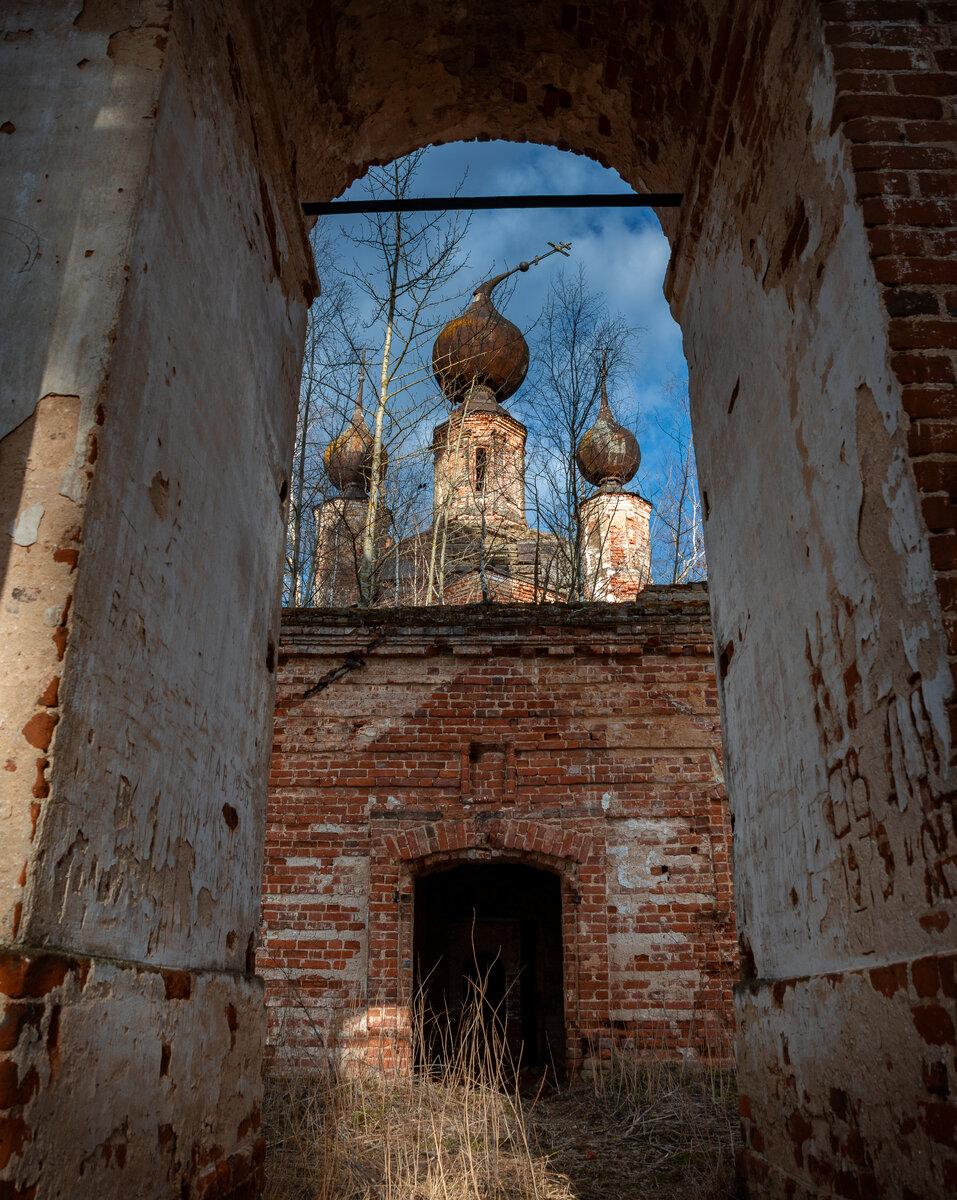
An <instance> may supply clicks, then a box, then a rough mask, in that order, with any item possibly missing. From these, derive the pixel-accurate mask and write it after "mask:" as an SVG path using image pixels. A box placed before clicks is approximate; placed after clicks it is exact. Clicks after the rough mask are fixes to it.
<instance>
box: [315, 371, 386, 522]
mask: <svg viewBox="0 0 957 1200" xmlns="http://www.w3.org/2000/svg"><path fill="white" fill-rule="evenodd" d="M372 442H373V438H372V434H371V433H370V432H369V426H368V425H367V424H366V420H365V416H364V414H363V411H362V388H361V385H360V389H359V398H358V400H356V406H355V410H354V411H353V413H352V416H351V418H350V419H349V424H348V425H347V426H346V427H345V429H344V430H343V431H342V433H340V434H339V436H338V437H337V438H334V439H333V440H332V441H331V442H330V443H329V445H328V446H327V447H326V452H325V454H324V455H323V456H322V461H323V465H324V466H325V468H326V474H327V475H328V476H329V478H330V479H331V480H332V483H333V484H334V486H335V487H336V488H338V490H339V494H340V495H341V496H342V498H343V499H344V500H365V499H366V498H367V497H368V495H369V482H370V480H371V478H372ZM387 462H388V456H387V454H386V451H385V446H383V447H382V457H381V462H380V465H379V473H380V475H382V474H385V468H386V463H387Z"/></svg>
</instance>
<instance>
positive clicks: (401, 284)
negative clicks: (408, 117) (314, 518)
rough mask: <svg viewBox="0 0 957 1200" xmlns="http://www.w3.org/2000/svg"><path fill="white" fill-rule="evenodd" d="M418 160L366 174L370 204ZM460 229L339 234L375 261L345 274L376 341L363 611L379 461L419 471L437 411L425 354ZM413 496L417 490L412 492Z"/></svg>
mask: <svg viewBox="0 0 957 1200" xmlns="http://www.w3.org/2000/svg"><path fill="white" fill-rule="evenodd" d="M424 153H425V151H418V152H416V153H414V154H410V155H408V156H407V157H406V158H402V159H397V160H396V161H395V162H393V163H391V164H390V165H389V166H387V167H374V168H372V169H371V170H370V172H369V175H368V177H367V186H368V192H369V196H370V199H373V200H381V199H396V200H398V199H404V198H406V197H408V196H409V195H410V194H411V192H412V191H413V189H414V184H415V177H416V174H417V171H418V169H419V167H420V166H421V162H422V157H423V155H424ZM467 229H468V218H467V217H462V215H461V214H458V213H456V214H448V213H436V214H434V215H426V214H413V215H406V214H402V213H388V214H385V213H373V214H369V215H368V216H366V217H365V218H364V221H363V228H362V229H361V231H360V232H358V233H349V232H346V237H347V238H348V240H349V241H351V242H352V244H353V245H354V246H355V247H356V248H360V247H361V248H364V249H365V250H366V251H370V250H371V251H372V252H373V255H374V259H375V267H374V269H372V270H366V269H362V270H355V269H353V270H351V271H348V272H347V274H348V276H349V278H350V279H351V280H352V283H353V285H354V286H355V287H356V289H357V290H358V291H359V292H361V293H364V295H365V297H366V300H367V302H368V303H369V305H370V312H371V315H370V317H369V318H368V320H367V321H366V329H365V330H364V331H363V334H362V336H363V337H364V338H365V340H366V341H371V340H372V339H371V337H370V334H371V333H372V332H376V333H378V334H379V335H380V337H381V347H382V350H381V356H380V359H379V371H378V379H377V380H375V395H376V402H375V406H374V410H373V420H372V467H371V478H370V484H369V505H368V511H367V515H366V522H365V530H364V534H363V540H362V549H361V555H360V561H359V571H358V580H359V594H360V603H362V604H365V605H368V604H371V603H372V602H373V600H374V598H375V592H376V583H377V576H378V573H379V570H380V567H381V565H382V555H381V551H380V541H381V539H380V537H379V530H380V528H381V524H382V522H381V518H380V508H381V507H382V506H383V478H384V475H385V461H386V458H387V456H393V469H395V461H394V458H395V456H397V455H398V454H401V453H402V451H403V450H406V451H408V450H409V449H411V453H410V454H407V455H406V467H407V473H408V468H409V467H411V466H412V462H413V461H414V460H416V459H417V460H418V461H419V463H420V464H421V463H423V462H424V459H425V453H424V447H423V446H421V445H418V446H415V445H414V443H415V441H416V438H417V437H420V431H421V427H422V424H423V418H424V417H425V416H426V414H427V413H428V412H429V411H434V410H435V409H436V408H437V407H438V405H439V404H440V403H441V396H440V395H439V394H438V393H437V392H436V390H435V388H434V385H432V383H431V364H430V361H429V358H428V353H427V351H428V350H429V349H430V348H431V336H432V334H433V332H434V330H433V325H434V320H433V313H434V310H435V308H436V306H437V305H440V304H443V303H445V302H447V300H448V298H449V292H450V289H451V284H452V281H453V280H454V279H455V277H456V275H457V274H458V272H459V271H461V270H462V269H463V268H464V267H465V266H467V260H466V259H465V258H464V256H463V255H462V254H461V251H460V244H461V241H462V239H463V237H464V236H465V233H466V232H467ZM410 442H412V443H413V445H412V446H411V447H410V446H409V443H410ZM420 473H421V472H420ZM418 490H420V489H419V488H418V486H417V484H416V485H415V486H414V491H418ZM406 494H407V496H408V492H407V490H406ZM413 494H414V492H413ZM391 540H392V541H394V540H395V538H393V539H391Z"/></svg>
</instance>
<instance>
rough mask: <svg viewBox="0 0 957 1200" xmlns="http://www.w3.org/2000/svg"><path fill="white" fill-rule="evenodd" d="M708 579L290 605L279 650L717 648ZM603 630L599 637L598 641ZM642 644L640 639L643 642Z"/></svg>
mask: <svg viewBox="0 0 957 1200" xmlns="http://www.w3.org/2000/svg"><path fill="white" fill-rule="evenodd" d="M710 621H711V617H710V611H709V608H708V585H707V584H706V583H686V584H677V585H672V584H651V585H649V586H648V587H646V588H644V590H643V591H642V592H641V594H640V596H639V598H638V599H637V600H635V601H632V602H631V603H627V604H607V603H581V604H462V605H430V606H428V607H416V608H373V609H359V608H284V609H283V612H282V634H281V643H280V654H281V656H283V657H288V656H290V655H295V654H308V653H309V652H310V650H313V651H318V650H319V649H320V648H321V650H322V652H324V653H327V652H328V651H329V650H330V648H331V647H332V646H336V647H337V648H340V649H341V650H342V651H343V652H349V651H350V650H354V649H368V648H369V644H370V643H377V645H376V646H375V651H374V652H375V653H376V654H388V653H389V652H390V650H391V651H392V652H407V651H408V650H409V649H411V647H413V646H415V645H419V644H421V645H429V646H434V645H435V643H436V642H447V643H448V644H449V646H450V647H451V648H452V649H453V651H454V652H457V653H476V654H481V653H484V652H485V648H490V647H491V646H493V645H496V644H501V643H512V644H514V643H515V642H516V641H520V642H521V644H522V647H523V649H524V650H525V651H526V652H531V651H534V650H535V649H539V650H540V651H542V652H547V650H548V649H549V648H558V644H559V643H561V644H562V649H564V650H566V652H567V651H569V650H580V651H591V652H592V653H607V652H608V651H609V650H610V649H611V648H612V646H611V645H608V646H607V647H606V646H605V645H603V643H606V642H607V643H616V644H617V646H618V647H620V645H621V643H622V642H629V643H632V653H646V654H655V653H658V654H672V655H673V654H695V655H701V654H711V653H713V650H712V646H711V641H710V639H711V629H710ZM596 635H598V638H599V639H600V640H599V641H596V640H595V639H596ZM638 643H640V644H638Z"/></svg>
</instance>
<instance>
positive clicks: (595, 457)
mask: <svg viewBox="0 0 957 1200" xmlns="http://www.w3.org/2000/svg"><path fill="white" fill-rule="evenodd" d="M575 462H576V463H577V464H578V469H579V471H581V473H582V475H583V476H584V477H585V478H586V479H587V480H588V482H589V483H593V484H595V485H596V487H598V486H600V487H603V488H605V489H607V490H609V491H619V490H620V489H621V487H622V485H623V484H625V483H627V482H628V480H629V479H631V477H632V476H633V475H634V473H635V472H636V471H637V470H638V465H639V463H640V462H641V450H640V448H639V446H638V439H637V438H636V437H635V435H634V434H633V433H632V432H631V431H630V430H628V429H625V428H623V427H622V426H621V425H619V424H618V422H617V421H616V420H615V418H614V417H613V416H612V415H611V408H610V407H609V405H608V393H607V391H606V390H605V377H604V373H603V374H602V380H601V408H600V409H599V410H598V418H597V420H596V421H595V424H594V425H592V427H591V429H589V430H586V432H585V433H583V434H582V436H581V440H580V441H579V443H578V449H577V451H576V454H575Z"/></svg>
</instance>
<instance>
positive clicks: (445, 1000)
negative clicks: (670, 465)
mask: <svg viewBox="0 0 957 1200" xmlns="http://www.w3.org/2000/svg"><path fill="white" fill-rule="evenodd" d="M523 265H524V266H525V267H526V268H527V264H523ZM504 277H505V276H504V275H500V276H497V277H496V278H494V279H492V280H489V281H488V282H486V283H484V284H482V285H481V286H480V287H479V288H478V289H477V290H476V292H475V296H474V299H473V303H472V305H471V306H470V307H469V309H468V310H467V311H466V312H465V313H464V314H463V315H462V316H460V317H457V318H456V319H455V320H453V321H451V322H450V323H449V324H448V325H447V326H446V327H445V328H444V329H443V330H442V331H441V332H440V333H439V335H438V337H437V339H436V341H435V347H434V352H433V366H434V370H435V375H436V378H437V379H438V381H439V383H440V384H441V386H442V387H443V390H444V391H445V393H446V396H447V398H448V401H449V403H450V405H451V412H450V415H449V417H448V419H447V420H446V421H444V422H442V423H441V424H440V425H439V426H438V427H437V428H436V430H435V432H434V435H433V441H432V448H433V456H434V472H435V493H434V498H433V500H434V503H433V511H434V518H433V520H434V525H433V529H435V528H436V527H438V528H440V529H441V531H442V533H443V535H444V536H445V538H446V540H447V541H448V543H449V544H450V545H451V546H453V547H455V549H456V553H455V555H454V556H453V555H451V554H450V555H449V558H448V561H449V562H450V563H454V566H452V567H451V568H450V569H449V570H447V571H443V575H442V577H441V578H440V580H439V586H438V588H437V591H438V593H439V595H440V596H443V597H444V600H445V603H444V604H443V605H435V604H434V605H432V606H429V607H408V606H404V607H388V608H381V607H380V608H376V607H373V606H372V605H371V603H370V604H367V605H366V606H365V607H362V608H358V607H355V606H354V605H353V606H352V607H346V606H342V607H338V608H325V609H320V608H314V609H289V610H286V611H285V612H284V616H283V626H282V632H281V637H280V644H279V663H278V674H277V687H278V698H277V707H276V731H275V744H274V750H273V760H272V771H271V775H270V793H269V807H268V813H267V825H266V862H265V872H264V877H263V926H262V939H261V946H260V950H259V953H258V957H257V965H258V967H259V970H260V972H261V973H262V975H263V976H264V978H265V979H266V987H267V1006H268V1010H269V1017H270V1021H269V1035H268V1037H269V1047H270V1054H271V1055H272V1056H273V1058H274V1059H278V1060H279V1061H281V1062H282V1063H283V1065H285V1066H293V1067H295V1068H296V1069H301V1070H307V1071H308V1070H310V1069H312V1070H321V1069H322V1068H323V1066H324V1060H325V1056H326V1054H327V1053H328V1052H329V1051H330V1050H333V1051H334V1052H336V1053H339V1054H347V1055H352V1056H355V1055H361V1056H363V1057H364V1058H365V1059H366V1060H367V1061H369V1062H370V1063H372V1064H373V1065H374V1064H382V1063H387V1064H389V1065H391V1064H393V1063H394V1062H396V1061H398V1062H400V1063H402V1062H404V1061H407V1057H408V1054H409V1051H410V1049H411V1024H412V1018H411V1017H410V1010H415V1009H416V1007H417V1006H418V1005H420V1004H421V1006H422V1009H423V1014H424V1017H425V1019H426V1021H427V1024H433V1023H437V1022H444V1023H446V1024H450V1025H454V1023H455V1021H456V1019H457V1015H458V1014H460V1013H461V1011H462V1009H463V1007H464V1006H465V1005H466V1003H467V1002H468V999H469V996H470V981H475V980H476V979H481V980H482V984H483V987H484V989H485V992H486V1002H487V1003H488V1004H489V1005H490V1006H491V1007H492V1008H494V1009H495V1010H496V1011H497V1012H498V1014H499V1018H500V1020H501V1022H502V1028H503V1032H504V1036H505V1039H506V1044H507V1046H508V1051H509V1054H510V1057H511V1059H512V1061H513V1062H515V1063H519V1062H521V1064H522V1065H524V1066H529V1067H538V1068H551V1069H552V1070H553V1071H554V1072H556V1073H558V1074H559V1075H561V1076H564V1075H565V1074H566V1072H567V1071H568V1070H572V1071H575V1070H578V1069H580V1068H583V1067H584V1068H587V1069H594V1068H595V1067H598V1066H600V1065H601V1063H602V1060H603V1058H607V1056H608V1055H609V1054H610V1053H611V1051H612V1047H613V1043H614V1042H616V1041H617V1042H619V1043H622V1042H624V1043H626V1044H627V1045H628V1046H630V1047H631V1048H632V1049H634V1050H637V1052H638V1053H639V1054H646V1055H657V1056H665V1057H673V1056H676V1055H680V1054H688V1053H690V1054H693V1055H696V1056H700V1057H702V1058H705V1059H707V1060H709V1061H719V1062H722V1063H725V1062H728V1061H729V1060H730V1058H731V1044H732V1035H733V1010H732V1003H731V987H732V984H733V982H734V978H735V973H736V964H737V953H736V941H735V934H734V917H733V896H732V887H731V865H730V841H731V830H730V820H729V814H728V810H727V802H726V796H725V791H724V781H723V776H722V772H721V736H720V722H719V715H718V693H717V685H716V682H715V674H714V671H715V668H714V653H713V647H712V640H711V628H710V619H709V614H708V600H707V592H706V588H705V585H703V584H697V585H688V586H684V587H656V586H653V585H652V586H649V584H650V572H649V556H650V546H649V536H648V514H649V512H650V505H649V503H648V501H646V500H644V499H643V498H642V497H641V496H639V495H637V494H633V493H629V492H627V491H625V490H624V485H625V484H627V483H628V481H629V480H630V479H631V478H632V476H633V475H634V474H635V472H636V470H637V468H638V464H639V460H640V451H639V447H638V443H637V440H636V439H635V437H634V435H633V434H632V433H630V432H629V431H628V430H626V429H624V428H622V427H621V426H620V425H619V424H618V423H617V422H616V421H615V419H614V417H613V416H612V412H611V408H610V406H609V401H608V396H607V391H606V383H605V372H604V368H603V370H602V378H601V404H600V408H599V412H598V416H597V419H596V421H595V422H594V424H593V425H592V427H591V428H590V429H588V430H587V431H586V433H585V434H584V435H583V436H582V438H581V440H580V443H579V445H578V448H577V454H576V462H577V467H578V470H579V471H580V472H581V473H582V475H583V476H584V478H585V479H586V480H588V482H590V483H592V484H594V485H595V491H594V493H593V494H592V495H591V496H590V497H589V498H588V499H586V500H585V501H584V503H583V505H582V513H581V525H582V527H583V529H584V530H585V537H584V544H583V546H582V547H581V551H582V556H583V558H584V560H585V562H584V568H585V569H584V570H583V571H582V582H583V584H584V585H585V587H584V590H587V601H586V602H583V603H579V604H575V605H567V604H555V603H542V601H549V600H554V599H555V593H556V591H557V585H558V584H559V583H560V582H561V579H560V575H561V574H562V573H563V572H568V571H569V570H570V569H571V568H573V566H574V564H570V561H569V556H568V553H567V547H561V546H558V547H556V546H555V545H554V540H553V544H551V545H549V546H547V548H546V549H545V550H544V551H543V548H542V539H541V537H539V536H536V531H534V530H529V529H528V526H527V524H526V521H525V496H524V483H523V481H524V452H525V434H526V431H525V428H524V426H522V425H521V424H520V423H519V422H518V421H516V420H515V418H514V417H513V416H511V415H510V414H509V413H508V412H507V411H506V410H505V408H504V407H503V402H504V401H506V400H508V399H509V398H510V397H511V396H512V395H513V394H514V393H515V392H516V391H517V390H518V388H519V386H520V385H521V383H522V381H523V379H524V377H525V374H526V371H527V369H528V361H529V351H528V346H527V344H526V342H525V339H524V337H523V335H522V333H521V331H520V330H519V329H517V328H516V326H515V325H513V324H512V323H511V322H510V321H507V320H506V319H505V318H504V317H503V316H502V315H501V314H500V313H499V312H498V311H497V310H496V308H495V306H494V304H493V302H492V298H491V293H492V290H493V288H494V287H495V286H496V285H497V284H498V283H499V282H500V281H501V280H502V279H503V278H504ZM325 465H326V470H327V471H328V473H329V475H330V477H331V478H332V479H333V480H334V482H335V483H336V484H337V486H338V487H339V489H340V493H341V495H340V496H338V497H336V498H334V499H332V500H330V501H327V502H326V504H325V505H323V506H322V508H321V509H320V511H319V512H318V513H317V523H318V528H319V534H320V536H319V538H318V539H317V551H316V553H317V556H318V559H319V561H318V563H317V571H316V577H317V580H318V588H319V590H320V594H322V592H323V591H326V590H328V592H330V593H331V592H335V594H337V595H338V597H339V598H340V599H343V598H348V599H351V600H353V602H355V600H356V599H357V598H358V596H359V594H360V584H359V579H358V570H357V562H358V555H357V553H356V548H355V547H356V540H357V539H356V538H355V537H353V536H351V535H352V534H353V532H354V531H361V530H362V528H363V527H364V524H365V520H366V511H367V509H368V506H369V496H368V487H369V483H370V480H371V479H372V477H373V440H372V436H371V434H370V432H369V429H368V427H367V425H366V422H365V420H364V417H363V414H362V410H361V404H360V403H358V402H357V404H356V409H355V412H354V414H353V416H352V419H351V421H350V423H349V425H348V427H347V429H346V431H345V433H344V434H343V435H341V436H340V437H339V438H337V439H336V440H335V441H334V442H333V443H332V444H331V445H330V446H329V448H328V450H327V451H326V455H325ZM371 523H372V522H371V520H370V524H371ZM433 544H434V539H433ZM418 550H419V546H418V545H415V544H413V545H411V546H400V547H397V548H396V553H395V555H394V557H393V558H392V561H396V562H398V563H399V565H400V566H399V570H400V572H401V569H402V568H403V567H406V566H407V565H408V566H409V568H410V569H411V570H415V569H420V566H419V565H420V564H421V563H423V562H425V561H427V556H425V555H422V554H419V553H416V551H418ZM561 551H564V552H565V555H564V558H560V557H559V552H561ZM435 557H436V556H435V555H434V554H433V556H432V560H433V562H434V560H435ZM388 561H390V557H387V558H386V562H388ZM550 576H551V584H549V582H548V581H549V577H550ZM397 582H399V583H401V584H402V585H403V586H404V587H405V588H406V589H409V588H410V585H411V584H412V583H413V582H414V581H413V580H410V579H409V578H408V577H406V578H404V579H403V578H402V577H401V574H399V575H398V577H397V578H396V577H394V578H393V579H392V580H390V581H389V584H388V585H386V586H385V587H384V588H383V585H382V583H381V581H380V583H379V587H380V588H382V589H383V590H384V591H385V593H386V595H390V594H394V593H393V589H394V587H395V584H396V583H397ZM400 594H401V593H400ZM372 599H373V597H371V596H370V597H369V600H370V601H371V600H372ZM536 600H537V601H539V603H532V602H534V601H536ZM490 601H494V603H489V602H490ZM445 1036H446V1033H445V1032H444V1031H442V1030H438V1031H435V1040H437V1041H438V1042H441V1041H443V1040H444V1037H445Z"/></svg>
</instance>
